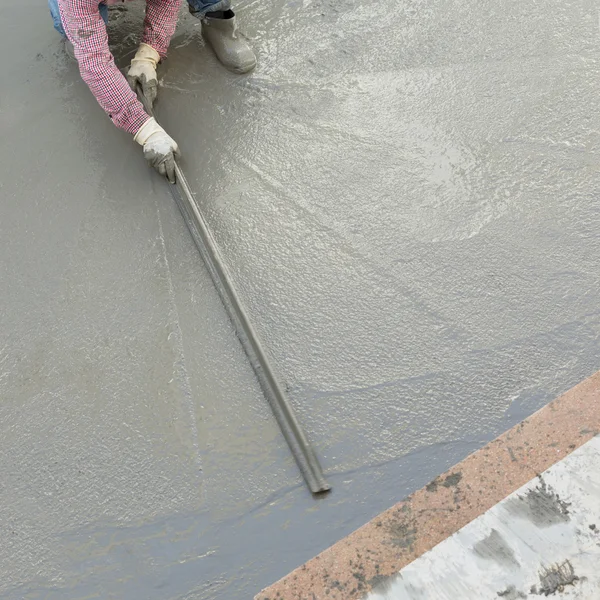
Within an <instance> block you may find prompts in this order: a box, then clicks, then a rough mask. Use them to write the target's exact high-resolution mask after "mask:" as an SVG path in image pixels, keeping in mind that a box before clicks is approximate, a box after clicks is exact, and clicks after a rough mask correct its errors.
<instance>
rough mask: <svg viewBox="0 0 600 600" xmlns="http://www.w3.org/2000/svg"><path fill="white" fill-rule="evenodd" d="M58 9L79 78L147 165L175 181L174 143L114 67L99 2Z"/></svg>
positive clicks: (68, 2) (68, 1)
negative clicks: (132, 141)
mask: <svg viewBox="0 0 600 600" xmlns="http://www.w3.org/2000/svg"><path fill="white" fill-rule="evenodd" d="M169 2H170V0H169ZM59 8H60V13H61V18H62V22H63V27H64V29H65V33H66V34H67V37H68V38H69V40H70V41H71V43H72V44H73V47H74V49H75V57H76V58H77V62H78V63H79V71H80V73H81V77H82V78H83V80H84V81H85V82H86V83H87V84H88V86H89V88H90V90H91V91H92V93H93V94H94V96H95V97H96V99H97V100H98V103H99V104H100V106H102V108H103V109H104V110H105V112H106V113H107V114H108V116H109V117H110V118H111V120H112V122H113V123H114V124H115V125H116V126H117V127H120V128H121V129H124V130H125V131H128V132H129V133H131V134H133V135H134V139H135V141H136V142H137V143H138V144H140V145H141V146H142V147H143V149H144V156H145V157H146V159H147V160H148V162H149V163H150V164H151V165H152V166H153V167H154V168H155V169H157V170H158V171H159V173H161V174H163V175H166V176H167V177H168V179H169V180H170V181H172V182H174V181H175V173H174V156H175V155H177V154H178V152H179V149H178V148H177V144H176V143H175V141H174V140H173V139H172V138H171V137H170V136H169V135H167V133H166V132H165V130H164V129H163V128H162V127H160V126H159V125H158V124H157V123H156V122H155V121H154V119H151V118H150V117H149V116H148V114H147V113H146V111H145V110H144V108H143V106H142V103H141V102H140V101H139V100H138V98H137V95H136V94H135V92H134V91H133V90H132V89H131V87H130V86H129V84H128V82H127V80H126V79H125V77H123V75H122V73H121V71H119V69H118V68H117V66H116V65H115V61H114V58H113V56H112V54H111V52H110V50H109V47H108V34H107V32H106V25H105V24H104V21H103V20H102V16H101V15H100V10H99V9H98V0H59ZM175 18H176V17H175ZM174 27H175V26H174V25H173V28H174Z"/></svg>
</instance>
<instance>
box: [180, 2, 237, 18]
mask: <svg viewBox="0 0 600 600" xmlns="http://www.w3.org/2000/svg"><path fill="white" fill-rule="evenodd" d="M187 2H188V4H189V5H190V12H191V13H192V14H193V15H194V16H195V17H203V16H204V15H205V14H206V13H207V12H216V11H218V10H229V9H230V8H231V0H187Z"/></svg>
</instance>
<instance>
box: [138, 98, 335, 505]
mask: <svg viewBox="0 0 600 600" xmlns="http://www.w3.org/2000/svg"><path fill="white" fill-rule="evenodd" d="M137 94H138V97H139V99H140V101H141V102H142V104H143V105H144V109H145V110H146V112H147V113H148V114H149V115H150V116H155V115H154V112H153V110H152V107H151V106H150V104H149V103H148V101H147V100H146V98H145V96H144V94H143V93H142V91H141V89H140V88H139V87H138V89H137ZM175 175H176V178H177V183H176V185H171V186H170V187H171V192H172V194H173V197H174V198H175V201H176V202H177V206H178V207H179V210H180V211H181V214H182V216H183V218H184V220H185V222H186V224H187V226H188V229H189V230H190V233H191V235H192V238H193V239H194V242H195V244H196V246H197V248H198V251H199V252H200V255H201V256H202V259H203V260H204V264H205V265H206V268H207V269H208V272H209V273H210V276H211V278H212V281H213V284H214V286H215V287H216V288H217V291H218V293H219V296H220V297H221V301H222V302H223V305H224V306H225V309H226V310H227V313H228V314H229V318H230V319H231V321H232V323H233V325H234V327H235V331H236V333H237V336H238V338H239V340H240V343H241V344H242V347H243V348H244V351H245V353H246V355H247V357H248V360H249V361H250V364H251V365H252V368H253V370H254V373H255V374H256V378H257V379H258V382H259V384H260V386H261V388H262V391H263V394H264V396H265V397H266V399H267V401H268V402H269V404H270V406H271V409H272V411H273V414H274V415H275V418H276V419H277V423H278V424H279V427H280V428H281V431H282V433H283V435H284V437H285V439H286V441H287V443H288V445H289V447H290V450H291V451H292V454H293V456H294V458H295V460H296V463H297V464H298V467H299V469H300V471H301V473H302V475H303V476H304V480H305V481H306V484H307V485H308V488H309V489H310V491H311V492H312V493H313V494H322V493H324V492H327V491H329V490H330V489H331V486H330V485H329V484H328V483H327V481H326V479H325V477H324V475H323V470H322V468H321V465H320V463H319V459H318V458H317V455H316V453H315V451H314V448H313V447H312V446H311V444H310V442H309V441H308V438H307V436H306V433H305V432H304V430H303V428H302V426H301V425H300V422H299V421H298V419H297V417H296V414H295V413H294V410H293V408H292V405H291V404H290V401H289V399H288V397H287V395H286V393H285V392H284V390H283V388H282V387H281V385H280V383H279V381H278V379H277V377H276V376H275V372H274V370H273V368H272V366H271V363H270V361H269V359H268V358H267V355H266V354H265V352H264V350H263V347H262V345H261V343H260V340H259V339H258V336H257V334H256V331H255V330H254V327H252V324H251V323H250V320H249V318H248V315H247V313H246V311H245V309H244V307H243V305H242V303H241V301H240V298H239V296H238V294H237V292H236V291H235V288H234V286H233V283H232V280H231V277H230V276H229V273H228V271H227V267H226V266H225V263H224V261H223V259H222V257H221V254H220V252H219V248H218V246H217V244H216V242H215V239H214V237H213V235H212V233H211V231H210V229H209V228H208V225H207V223H206V220H205V219H204V217H203V216H202V213H201V212H200V207H199V206H198V203H197V202H196V199H195V198H194V194H193V193H192V191H191V189H190V186H189V184H188V182H187V179H186V178H185V175H184V174H183V171H182V170H181V167H180V166H179V164H178V163H177V161H175Z"/></svg>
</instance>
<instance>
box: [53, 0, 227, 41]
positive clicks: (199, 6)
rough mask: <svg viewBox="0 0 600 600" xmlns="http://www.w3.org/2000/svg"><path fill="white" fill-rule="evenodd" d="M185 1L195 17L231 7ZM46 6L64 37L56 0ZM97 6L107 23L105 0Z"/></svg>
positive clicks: (223, 0) (223, 2)
mask: <svg viewBox="0 0 600 600" xmlns="http://www.w3.org/2000/svg"><path fill="white" fill-rule="evenodd" d="M187 2H188V4H189V5H190V12H191V13H192V14H193V15H194V16H195V17H203V16H204V15H205V14H206V13H207V12H213V11H217V10H228V9H229V8H231V0H187ZM48 6H49V7H50V14H51V15H52V20H53V21H54V29H56V31H58V33H60V34H61V35H62V36H63V37H66V36H65V30H64V28H63V25H62V20H61V18H60V11H59V10H58V0H48ZM98 8H99V9H100V14H101V15H102V18H103V19H104V22H105V23H108V6H106V3H105V2H98Z"/></svg>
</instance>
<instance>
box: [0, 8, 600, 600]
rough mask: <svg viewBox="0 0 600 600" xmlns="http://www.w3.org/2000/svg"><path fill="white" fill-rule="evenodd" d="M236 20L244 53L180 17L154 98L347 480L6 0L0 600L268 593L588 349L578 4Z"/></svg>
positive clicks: (559, 380) (102, 124)
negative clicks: (247, 69) (227, 65)
mask: <svg viewBox="0 0 600 600" xmlns="http://www.w3.org/2000/svg"><path fill="white" fill-rule="evenodd" d="M126 8H127V9H126V10H125V9H123V8H122V7H119V8H117V9H114V10H112V11H111V22H110V35H111V39H112V40H113V42H114V48H115V52H116V54H117V55H118V56H119V60H120V61H122V62H125V61H126V58H127V56H128V53H129V52H130V50H131V49H132V48H133V47H134V46H135V42H136V35H137V32H138V31H139V23H140V21H139V17H140V12H139V11H140V8H141V6H140V5H139V3H131V4H130V5H127V7H126ZM239 13H240V16H241V20H242V23H243V25H244V28H245V29H246V30H247V32H248V33H249V34H250V35H251V37H252V38H253V45H254V46H255V48H256V49H257V51H258V54H259V67H258V69H257V71H256V72H255V73H254V74H252V75H251V76H248V77H242V78H238V77H235V76H233V75H229V74H228V73H226V72H224V71H223V69H221V68H220V67H219V66H218V65H217V64H216V61H215V60H214V58H213V57H212V56H211V55H210V53H209V52H208V51H207V49H206V48H203V47H202V43H201V39H200V36H199V28H198V24H197V22H196V21H194V20H193V19H192V18H191V17H190V16H189V15H187V14H185V11H183V16H182V21H181V23H180V26H179V29H178V32H177V34H176V38H175V40H174V43H173V47H172V51H171V54H170V58H169V60H168V61H167V62H166V63H165V64H164V65H162V66H161V79H162V87H161V97H160V101H159V105H158V107H157V112H158V116H159V118H160V120H161V122H163V123H164V125H165V126H166V127H167V129H168V131H169V133H170V134H171V135H172V136H173V137H175V139H177V141H178V142H179V144H180V146H181V148H182V150H183V152H184V159H183V162H182V166H183V168H184V169H185V172H186V174H187V176H188V178H189V180H190V184H191V185H192V186H193V188H194V189H195V190H196V191H197V193H198V197H199V201H200V202H201V205H202V207H203V210H204V211H205V214H206V216H207V219H208V220H209V223H210V224H211V226H212V228H213V230H214V232H215V235H216V237H217V240H218V242H219V244H220V246H221V248H222V251H223V254H224V255H225V257H226V259H227V260H228V262H229V266H230V268H231V270H232V273H233V274H234V277H235V280H236V284H237V286H238V289H239V291H240V294H241V295H242V297H243V299H244V301H245V303H246V306H247V308H248V310H249V313H250V315H251V316H252V318H253V321H254V323H255V325H256V328H257V329H258V331H259V332H260V335H261V336H262V339H263V341H264V344H265V346H266V348H267V349H268V351H269V353H270V356H271V358H272V359H273V361H274V363H275V365H276V366H277V368H278V370H279V372H280V374H281V376H282V378H283V380H284V381H285V383H286V385H287V386H288V389H289V393H290V395H291V397H292V400H293V401H294V403H295V406H296V408H297V410H298V413H299V416H300V418H301V419H302V421H303V423H304V425H305V426H306V429H307V431H308V432H309V433H310V435H311V438H312V441H313V442H314V443H315V445H316V447H317V448H318V450H319V453H320V456H321V458H322V461H323V465H324V467H325V469H326V471H327V474H328V477H329V479H330V480H331V482H332V484H333V485H334V492H333V494H332V495H331V496H329V497H327V498H325V499H323V500H321V501H318V502H316V501H314V500H313V499H312V498H311V497H310V496H309V495H308V494H307V492H306V491H305V489H304V488H303V484H302V482H301V479H300V477H299V475H298V473H297V471H296V468H295V465H294V464H293V461H292V459H291V457H290V456H289V454H288V451H287V448H286V445H285V443H284V441H283V439H282V438H281V436H280V434H279V432H278V430H277V427H276V424H275V423H274V421H273V419H272V417H271V415H270V412H269V409H268V407H267V406H266V404H265V401H264V399H263V398H262V396H261V394H260V390H259V388H258V385H257V384H256V382H255V380H254V378H253V376H252V372H251V369H250V367H249V366H248V364H247V362H246V360H245V357H244V355H243V352H242V350H241V348H240V347H239V344H238V343H237V341H236V339H235V335H234V333H233V330H232V328H231V326H230V324H229V322H228V321H227V317H226V315H225V313H224V311H223V309H222V307H221V306H220V304H219V300H218V298H217V295H216V293H215V292H214V290H213V288H212V286H211V283H210V279H209V277H208V274H207V273H206V272H205V271H204V269H203V267H202V265H201V263H200V261H199V258H198V255H197V253H196V250H195V248H194V245H193V242H192V240H191V239H190V237H189V235H188V233H187V231H186V228H185V226H184V224H183V223H182V221H181V218H180V216H179V214H178V212H177V209H176V207H175V206H174V204H173V202H172V200H171V197H170V195H169V194H168V191H167V190H165V187H164V185H163V183H162V182H161V181H160V180H159V179H158V178H157V177H155V176H153V175H152V176H150V175H149V173H148V169H147V167H146V165H145V163H144V161H143V159H142V157H141V155H140V152H139V148H138V147H136V146H135V145H134V144H133V143H132V141H131V139H130V138H129V136H128V135H126V134H124V133H122V132H119V131H116V130H115V129H114V128H112V126H111V125H110V123H109V122H108V120H107V119H106V117H105V116H104V115H103V113H102V112H101V111H100V110H99V109H98V107H97V106H96V105H95V104H94V101H93V98H91V96H90V94H89V92H88V91H87V89H86V88H85V87H84V85H83V84H82V83H81V82H80V80H79V78H78V75H77V72H76V69H75V67H74V66H73V65H71V64H69V63H68V61H67V60H66V59H65V57H64V56H63V54H62V52H61V46H60V43H59V40H58V38H57V36H56V34H55V33H54V31H53V30H52V28H51V22H50V20H49V17H48V14H47V9H46V6H45V2H44V0H19V1H18V2H17V1H16V0H8V1H4V2H2V4H1V6H0V19H1V21H2V22H3V23H10V24H11V27H9V28H6V29H5V31H4V33H3V36H2V38H1V39H0V49H1V50H2V55H3V56H5V57H9V59H7V60H4V61H3V66H2V69H3V78H2V81H3V84H2V86H0V132H1V138H2V142H3V143H2V146H1V152H2V160H0V200H1V202H0V239H1V243H2V253H3V255H2V261H1V262H0V303H1V306H2V311H0V331H1V332H2V336H1V338H0V397H1V402H0V445H1V452H0V527H1V531H2V538H3V540H4V541H3V543H2V544H0V596H2V597H3V598H7V599H9V600H16V599H21V598H28V599H38V598H44V599H52V600H55V599H59V598H60V599H61V600H62V599H67V600H70V599H81V598H119V599H122V598H123V599H129V598H136V599H137V598H147V599H148V600H154V599H159V598H160V599H161V600H164V599H165V598H170V599H186V600H197V599H202V600H204V599H219V600H220V599H224V598H227V599H234V600H237V599H241V598H249V597H252V596H253V594H254V593H256V592H257V591H258V590H260V589H261V588H262V587H264V586H266V585H268V584H269V583H271V582H272V581H275V580H276V579H278V578H279V577H281V576H283V575H284V574H285V573H287V572H289V571H290V570H291V569H292V568H294V567H296V566H298V565H299V564H301V563H302V562H304V561H305V560H307V559H308V558H310V557H311V556H314V555H315V554H316V553H318V552H319V551H320V550H322V549H324V548H325V547H327V546H329V545H330V544H331V543H333V542H334V541H336V540H337V539H339V538H340V537H342V536H343V535H345V534H347V533H349V532H350V531H352V530H354V529H355V528H356V527H357V526H359V525H361V524H362V523H364V522H366V521H367V520H368V519H369V518H371V517H373V516H374V515H375V514H378V513H379V512H381V510H383V509H384V508H387V507H388V506H390V505H391V504H393V503H394V502H395V501H397V500H399V499H401V498H402V497H404V496H405V495H406V494H407V493H409V492H411V491H413V490H415V489H417V488H420V487H421V486H423V485H424V484H425V483H426V482H428V481H429V480H431V479H432V478H433V477H435V476H436V475H437V474H438V473H440V472H442V471H443V470H444V469H445V468H447V467H449V466H450V465H452V464H454V463H456V462H457V461H458V460H460V459H461V458H463V457H464V456H465V455H467V454H468V453H469V452H470V451H472V450H474V449H475V448H477V447H479V446H481V445H482V444H483V443H484V442H486V441H488V440H490V439H492V438H493V437H495V435H497V434H498V433H500V432H501V431H503V430H505V429H507V428H508V427H509V426H510V425H512V424H514V423H515V422H517V421H519V420H521V419H522V418H523V417H524V416H526V415H528V414H530V413H532V412H533V411H534V410H535V409H537V408H539V407H540V406H542V405H543V404H545V403H546V402H548V401H549V400H550V399H552V398H553V397H555V396H556V395H558V394H559V393H560V392H562V391H564V390H566V389H568V388H570V387H571V386H572V385H574V384H575V383H576V382H578V381H580V380H581V379H583V378H584V377H585V376H587V375H589V374H590V373H592V372H594V371H596V370H597V369H598V365H599V364H600V351H599V348H598V333H599V331H600V315H599V312H598V305H597V300H596V298H597V290H598V288H599V281H598V279H599V275H598V269H597V264H598V261H599V258H600V245H599V242H598V238H597V231H598V229H599V225H600V211H599V210H598V205H597V198H598V192H599V184H598V181H599V179H598V167H597V163H598V161H597V156H598V129H597V121H598V117H599V113H600V109H599V108H598V97H599V92H600V89H599V84H598V82H599V81H600V72H599V71H600V67H599V63H598V60H599V58H600V54H599V51H600V32H599V24H598V13H597V8H596V6H595V4H594V3H593V2H591V0H580V1H578V2H558V1H550V0H545V1H541V2H536V3H521V2H517V1H516V0H514V1H503V2H500V3H492V2H483V3H482V2H476V1H475V0H466V1H460V2H459V1H456V2H451V3H450V5H449V4H448V3H447V2H442V1H441V0H436V1H434V2H429V3H427V5H423V4H422V3H415V2H410V1H406V2H400V3H397V2H383V3H381V2H380V3H377V4H375V3H359V2H356V1H352V0H351V1H349V2H344V3H339V2H331V1H319V0H313V1H310V0H305V1H298V2H282V1H275V2H268V3H267V2H262V3H261V2H258V1H253V2H252V1H250V2H242V3H241V4H240V11H239Z"/></svg>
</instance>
